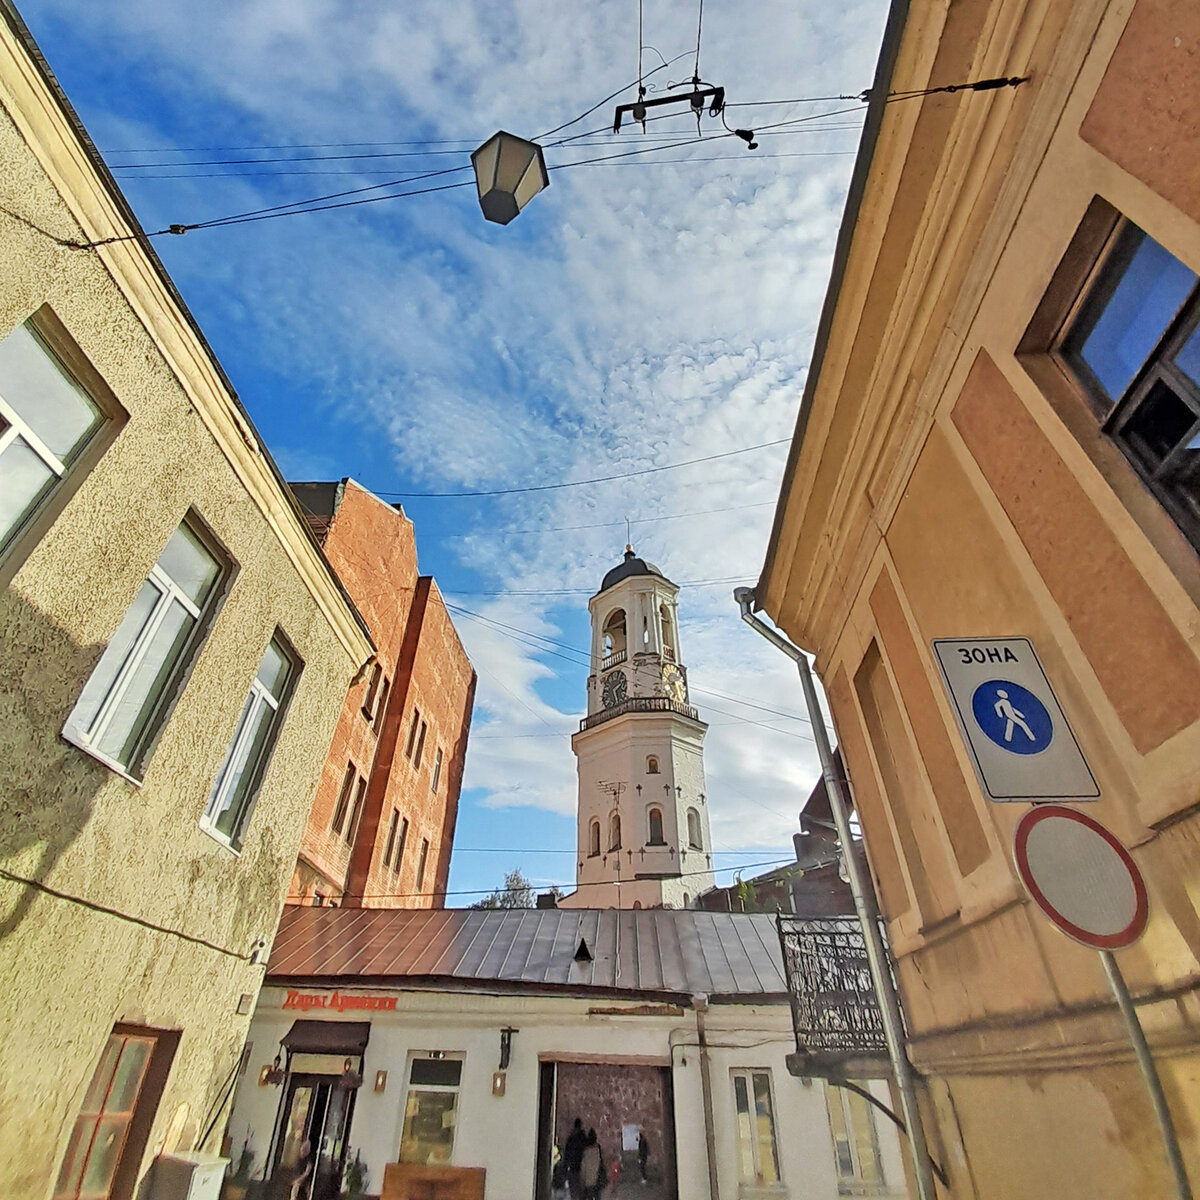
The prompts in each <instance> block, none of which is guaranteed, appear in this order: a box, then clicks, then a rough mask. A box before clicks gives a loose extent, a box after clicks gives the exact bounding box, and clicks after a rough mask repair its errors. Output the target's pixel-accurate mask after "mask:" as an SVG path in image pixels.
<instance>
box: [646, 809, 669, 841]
mask: <svg viewBox="0 0 1200 1200" xmlns="http://www.w3.org/2000/svg"><path fill="white" fill-rule="evenodd" d="M647 824H648V825H649V827H650V836H649V838H648V839H647V841H648V842H649V844H650V845H651V846H665V845H666V844H667V842H666V839H665V838H664V837H663V816H662V809H661V808H652V809H651V810H650V813H649V817H648V819H647Z"/></svg>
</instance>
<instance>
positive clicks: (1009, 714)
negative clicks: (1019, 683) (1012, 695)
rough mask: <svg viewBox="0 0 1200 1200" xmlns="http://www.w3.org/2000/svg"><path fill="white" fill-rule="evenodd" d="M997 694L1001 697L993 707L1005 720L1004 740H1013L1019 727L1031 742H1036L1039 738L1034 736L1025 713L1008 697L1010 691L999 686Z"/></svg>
mask: <svg viewBox="0 0 1200 1200" xmlns="http://www.w3.org/2000/svg"><path fill="white" fill-rule="evenodd" d="M996 695H997V696H999V697H1000V698H999V699H998V700H997V701H996V703H995V704H994V705H993V706H992V707H993V708H994V710H995V713H996V716H998V717H999V718H1000V719H1001V720H1002V721H1003V722H1004V740H1005V741H1006V742H1011V741H1012V739H1013V731H1014V729H1016V728H1018V727H1019V728H1020V730H1021V732H1022V733H1023V734H1024V735H1025V736H1026V737H1027V738H1028V739H1029V740H1030V741H1031V742H1036V741H1037V738H1035V737H1034V736H1033V730H1032V729H1030V728H1029V726H1028V725H1026V724H1025V714H1024V713H1023V712H1021V711H1020V709H1018V708H1015V707H1014V706H1013V702H1012V701H1011V700H1010V699H1009V698H1008V693H1007V692H1006V691H1005V690H1004V689H1003V688H997V689H996Z"/></svg>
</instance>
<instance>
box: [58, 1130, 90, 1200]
mask: <svg viewBox="0 0 1200 1200" xmlns="http://www.w3.org/2000/svg"><path fill="white" fill-rule="evenodd" d="M95 1130H96V1119H95V1118H94V1117H80V1118H79V1119H78V1120H77V1121H76V1122H75V1128H74V1129H73V1130H72V1131H71V1141H70V1142H69V1143H68V1145H67V1153H66V1157H65V1158H64V1159H63V1161H62V1166H61V1167H59V1169H58V1182H57V1183H56V1184H55V1185H54V1195H55V1196H56V1197H58V1196H63V1197H71V1198H72V1200H73V1198H74V1197H75V1196H76V1195H77V1194H78V1192H79V1180H80V1178H81V1177H82V1175H83V1168H84V1167H85V1166H87V1154H88V1149H89V1148H90V1147H91V1144H92V1134H93V1133H94V1132H95Z"/></svg>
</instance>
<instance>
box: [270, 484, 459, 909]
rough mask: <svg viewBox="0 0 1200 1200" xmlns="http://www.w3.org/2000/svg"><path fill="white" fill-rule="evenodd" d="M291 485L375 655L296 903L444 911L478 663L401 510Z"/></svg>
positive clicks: (320, 800)
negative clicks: (422, 564) (421, 563)
mask: <svg viewBox="0 0 1200 1200" xmlns="http://www.w3.org/2000/svg"><path fill="white" fill-rule="evenodd" d="M292 492H293V494H294V495H295V496H296V499H297V500H298V501H299V503H300V506H301V508H302V510H303V511H304V514H305V517H306V519H307V521H308V523H309V526H310V528H311V529H312V531H313V534H314V535H315V537H316V538H317V540H318V541H319V542H320V544H321V547H322V549H323V550H324V552H325V555H326V557H327V559H328V560H329V562H330V563H331V565H332V566H333V568H334V570H335V571H336V572H337V575H338V578H339V579H340V580H341V581H342V584H343V585H344V586H345V588H346V591H347V593H348V594H349V595H350V596H351V597H352V598H353V600H354V603H355V604H356V605H357V607H358V609H359V611H360V612H361V613H362V614H363V618H364V620H365V621H366V624H367V627H368V629H369V630H370V632H371V637H372V640H373V641H374V643H375V646H376V654H375V660H374V661H373V662H372V663H371V665H370V667H369V669H368V670H367V671H365V672H364V673H363V675H362V677H361V678H360V679H359V680H357V681H356V683H355V686H354V687H352V688H351V689H350V692H349V693H348V694H347V696H346V698H345V704H344V706H343V708H342V713H341V717H340V719H339V720H338V725H337V729H336V731H335V732H334V736H333V742H332V744H331V746H330V748H329V754H328V757H327V758H326V761H325V767H324V770H323V771H322V774H321V780H320V783H319V784H318V786H317V793H316V797H315V799H314V801H313V807H312V813H311V815H310V817H309V822H308V828H307V829H306V830H305V834H304V840H303V842H302V843H301V847H300V856H299V859H298V861H297V864H296V870H295V873H294V875H293V878H292V886H291V889H290V891H289V894H288V901H289V903H293V904H348V905H351V906H364V905H365V906H368V907H376V906H382V907H388V906H391V907H401V908H419V907H429V906H431V905H433V906H438V907H440V906H441V904H442V903H443V901H444V896H445V890H446V879H447V876H448V874H449V871H450V850H451V846H452V845H453V842H454V827H455V823H456V821H457V818H458V798H459V793H460V791H461V790H462V776H463V766H464V763H465V761H466V754H467V735H468V732H469V730H470V725H471V710H472V707H473V705H474V701H475V682H476V676H475V671H474V668H473V667H472V666H471V663H470V660H469V659H468V658H467V654H466V651H465V650H464V649H463V646H462V643H461V641H460V640H459V637H458V633H457V632H456V630H455V628H454V623H453V621H452V620H451V619H450V614H449V612H448V611H447V609H446V605H445V602H444V601H443V599H442V595H441V592H440V591H439V590H438V587H437V584H436V583H435V582H434V580H433V578H432V576H429V575H421V574H420V572H419V570H418V567H417V547H416V540H415V537H414V533H413V524H412V521H410V520H409V519H408V517H406V516H405V515H404V513H403V512H402V511H400V510H399V509H397V508H395V507H393V506H392V505H390V504H388V503H386V502H385V501H383V500H380V499H379V497H378V496H375V495H373V494H372V493H371V492H369V491H367V490H366V489H365V488H363V487H362V486H360V485H359V484H357V483H355V482H354V480H352V479H343V480H341V481H339V482H334V483H295V484H292Z"/></svg>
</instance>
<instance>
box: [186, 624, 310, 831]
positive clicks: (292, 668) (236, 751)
mask: <svg viewBox="0 0 1200 1200" xmlns="http://www.w3.org/2000/svg"><path fill="white" fill-rule="evenodd" d="M271 646H274V647H276V648H277V649H278V651H279V653H280V655H281V656H282V657H283V658H284V659H285V660H286V661H287V664H288V673H287V676H286V678H285V679H284V681H283V685H282V686H281V687H280V689H279V695H278V696H272V695H271V693H270V692H269V691H268V690H267V688H266V686H265V685H264V684H263V683H262V681H261V680H260V679H259V678H258V674H257V672H256V673H255V676H254V678H253V679H252V680H251V681H250V695H249V697H248V700H247V703H246V704H245V705H243V706H242V712H241V714H240V716H239V717H238V726H237V729H236V730H235V731H234V736H233V742H232V743H231V745H230V747H229V750H228V752H227V753H226V755H225V761H224V762H223V763H222V764H221V770H220V771H219V773H218V774H217V783H216V786H215V787H214V788H213V793H212V795H211V796H210V797H209V801H208V804H207V805H206V806H205V809H204V813H203V815H202V816H201V817H200V828H201V829H203V830H204V832H205V833H207V834H208V835H209V836H210V837H214V838H216V840H217V841H218V842H220V843H221V844H222V845H224V846H228V847H229V849H230V850H232V851H234V853H240V851H241V847H242V843H243V841H244V835H245V832H246V828H247V826H248V825H249V824H250V816H251V814H252V813H253V811H254V794H255V793H256V792H257V791H258V787H259V783H260V782H261V780H262V775H263V771H264V769H265V767H266V764H267V760H268V759H269V758H270V757H271V751H272V750H273V749H274V748H275V740H276V738H277V737H278V736H279V726H280V720H279V712H280V710H281V709H282V708H283V707H284V705H285V704H286V702H287V699H288V696H289V695H290V694H291V690H292V685H293V684H294V683H295V680H296V675H297V674H298V671H299V662H298V660H297V658H296V655H295V652H294V651H293V650H292V648H291V646H289V645H288V643H287V642H286V641H285V640H284V638H283V636H282V635H281V634H280V633H278V632H276V633H275V635H274V636H273V637H272V638H271V641H270V643H269V646H268V650H269V649H270V647H271ZM265 653H266V652H264V655H265ZM264 705H265V706H266V707H267V708H269V709H270V710H271V726H270V729H269V730H268V731H267V738H266V741H265V742H264V743H263V748H262V752H261V754H260V755H259V760H258V762H256V763H249V762H248V763H247V764H246V769H245V770H244V771H243V772H242V775H241V777H240V778H239V780H238V784H239V786H240V787H242V788H243V795H242V797H241V798H240V800H239V801H236V802H235V803H240V804H241V806H242V814H241V816H240V818H239V819H238V824H237V826H236V828H235V830H234V831H233V832H232V833H230V834H225V833H223V832H222V831H221V830H220V829H218V828H217V825H216V819H215V818H214V816H213V814H214V813H219V812H223V811H224V810H225V808H226V803H225V802H226V800H227V799H228V798H229V791H230V775H231V772H230V770H229V768H230V766H231V765H232V764H233V763H235V762H237V761H238V758H239V757H240V756H241V755H242V754H243V753H245V754H247V755H248V754H249V752H250V743H252V741H253V739H254V733H255V729H256V727H257V726H256V720H255V718H256V717H257V716H258V713H259V712H260V711H261V710H262V708H263V706H264Z"/></svg>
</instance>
